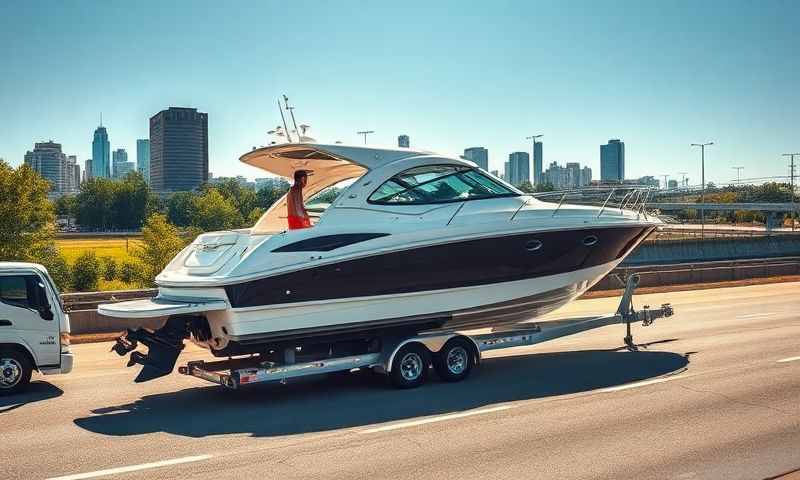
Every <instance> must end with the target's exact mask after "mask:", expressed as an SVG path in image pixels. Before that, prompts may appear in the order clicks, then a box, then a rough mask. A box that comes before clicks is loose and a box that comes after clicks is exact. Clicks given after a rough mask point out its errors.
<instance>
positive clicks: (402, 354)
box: [389, 342, 431, 389]
mask: <svg viewBox="0 0 800 480" xmlns="http://www.w3.org/2000/svg"><path fill="white" fill-rule="evenodd" d="M430 364H431V353H430V352H429V351H428V349H427V348H425V346H424V345H422V344H420V343H416V342H414V343H407V344H405V345H403V346H402V347H401V348H400V350H398V351H397V353H396V354H395V356H394V360H392V369H391V371H390V372H389V380H390V381H391V382H392V385H394V386H395V387H396V388H402V389H407V388H415V387H418V386H420V385H422V384H423V383H425V380H426V379H427V378H428V368H429V367H430Z"/></svg>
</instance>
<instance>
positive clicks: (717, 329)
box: [0, 283, 800, 480]
mask: <svg viewBox="0 0 800 480" xmlns="http://www.w3.org/2000/svg"><path fill="white" fill-rule="evenodd" d="M615 302H616V299H593V300H582V301H578V302H575V303H573V304H572V305H570V306H568V307H566V308H565V309H563V310H561V311H559V312H557V313H556V314H555V315H556V316H559V317H568V316H573V315H574V316H585V315H588V314H602V313H608V312H611V311H613V310H615V308H616V305H615ZM635 302H636V304H637V306H641V305H642V304H645V303H649V304H651V305H654V306H656V305H660V304H661V303H664V302H671V303H672V304H673V306H674V307H675V311H676V314H675V316H674V317H672V318H668V319H663V320H659V321H657V322H656V324H655V325H653V326H650V327H640V326H637V327H635V328H634V336H635V340H636V341H637V343H639V344H641V345H642V348H641V349H640V351H639V352H629V351H626V350H625V349H622V348H620V347H621V345H622V337H623V336H624V327H623V326H622V325H615V326H608V327H604V328H601V329H598V330H595V331H591V332H585V333H582V334H578V335H575V336H572V337H568V338H563V339H560V340H557V341H553V342H549V343H545V344H541V345H538V346H533V347H520V348H515V349H509V350H503V351H497V352H489V353H487V354H486V357H485V359H484V361H483V363H482V364H481V365H480V367H479V368H478V369H477V370H475V371H474V372H473V374H472V376H471V377H470V378H468V379H467V380H466V381H464V382H461V383H456V384H446V383H442V382H440V381H438V380H436V379H435V376H433V379H432V380H431V381H430V382H429V383H428V384H426V385H424V386H423V387H421V388H418V389H414V390H405V391H399V390H394V389H392V388H391V387H389V386H388V384H387V382H386V380H385V378H383V377H382V376H379V375H372V374H367V373H361V374H351V375H345V376H320V377H316V378H312V379H305V380H302V381H297V382H292V383H289V384H287V385H280V384H273V385H256V386H252V387H251V388H247V389H244V390H241V391H235V392H234V391H227V390H224V389H223V388H222V387H218V386H216V385H211V384H208V383H205V382H203V381H202V380H199V379H196V378H191V377H186V376H182V375H179V374H177V373H175V374H174V375H171V376H168V377H165V378H162V379H159V380H155V381H152V382H149V383H145V384H134V383H133V382H132V381H133V378H134V377H135V376H136V373H137V371H136V369H135V368H126V367H125V360H124V359H121V358H119V357H117V356H116V355H114V354H112V353H109V352H108V350H109V348H110V344H108V343H101V344H86V345H76V346H74V347H73V350H74V352H75V354H76V366H75V370H74V371H73V373H71V374H69V375H63V376H50V377H42V376H35V379H34V380H35V381H34V384H33V385H32V388H31V389H30V391H29V392H27V393H24V394H19V395H14V396H9V397H0V478H1V479H8V480H11V479H47V478H58V479H60V480H66V479H71V480H78V479H83V478H124V479H128V478H131V479H133V478H137V479H139V478H141V479H162V478H163V479H167V478H198V479H214V480H217V479H220V478H236V479H249V478H279V479H295V478H297V479H300V478H302V479H306V478H331V479H344V478H363V479H367V478H369V479H380V478H393V479H394V478H414V479H419V480H424V479H437V480H441V479H449V478H459V479H472V478H475V479H478V478H481V479H483V478H559V479H564V478H678V479H694V478H698V479H705V478H724V479H739V478H741V479H765V478H770V477H775V476H778V475H782V474H786V473H788V472H791V471H793V470H797V469H798V468H800V308H799V307H800V283H783V284H772V285H760V286H750V287H734V288H726V289H718V290H703V291H697V292H671V293H663V294H651V295H640V296H637V297H636V298H635ZM194 358H205V353H204V352H202V351H200V350H198V349H195V348H187V352H186V353H185V354H184V355H183V356H182V358H181V359H180V360H179V362H181V361H186V360H190V359H194ZM789 475H790V476H792V474H789ZM795 475H797V474H795Z"/></svg>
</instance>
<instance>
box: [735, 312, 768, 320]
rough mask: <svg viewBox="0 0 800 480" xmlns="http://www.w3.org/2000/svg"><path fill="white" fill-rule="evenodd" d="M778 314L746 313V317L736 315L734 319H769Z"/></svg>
mask: <svg viewBox="0 0 800 480" xmlns="http://www.w3.org/2000/svg"><path fill="white" fill-rule="evenodd" d="M777 314H778V312H764V313H748V314H747V315H737V316H736V318H737V319H739V320H741V319H747V318H760V317H771V316H773V315H777Z"/></svg>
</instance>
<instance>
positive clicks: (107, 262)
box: [100, 257, 117, 282]
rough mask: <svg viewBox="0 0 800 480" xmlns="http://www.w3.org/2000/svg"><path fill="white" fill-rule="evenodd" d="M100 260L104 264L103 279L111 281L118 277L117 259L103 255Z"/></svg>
mask: <svg viewBox="0 0 800 480" xmlns="http://www.w3.org/2000/svg"><path fill="white" fill-rule="evenodd" d="M100 262H101V263H102V266H103V280H106V281H109V282H110V281H111V280H114V279H115V278H117V261H116V260H114V259H113V258H112V257H102V258H100Z"/></svg>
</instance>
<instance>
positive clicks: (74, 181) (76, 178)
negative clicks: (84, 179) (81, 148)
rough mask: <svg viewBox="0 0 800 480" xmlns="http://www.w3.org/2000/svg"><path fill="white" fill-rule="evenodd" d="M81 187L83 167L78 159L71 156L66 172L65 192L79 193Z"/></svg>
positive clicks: (68, 158)
mask: <svg viewBox="0 0 800 480" xmlns="http://www.w3.org/2000/svg"><path fill="white" fill-rule="evenodd" d="M80 186H81V166H80V164H79V163H78V157H77V156H75V155H69V156H68V157H67V162H66V171H65V175H64V190H63V191H64V192H65V193H74V192H77V191H78V189H79V188H80Z"/></svg>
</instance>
